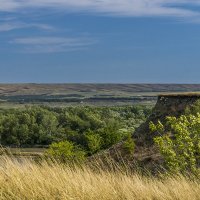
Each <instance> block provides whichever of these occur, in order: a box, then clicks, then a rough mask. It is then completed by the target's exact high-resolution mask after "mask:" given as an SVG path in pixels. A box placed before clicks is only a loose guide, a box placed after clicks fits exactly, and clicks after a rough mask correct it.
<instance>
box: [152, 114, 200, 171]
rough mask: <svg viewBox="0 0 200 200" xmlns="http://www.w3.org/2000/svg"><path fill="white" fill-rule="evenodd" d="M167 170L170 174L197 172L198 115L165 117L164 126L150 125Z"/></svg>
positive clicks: (199, 155) (199, 153)
mask: <svg viewBox="0 0 200 200" xmlns="http://www.w3.org/2000/svg"><path fill="white" fill-rule="evenodd" d="M150 129H151V130H152V131H154V132H155V131H157V133H158V134H159V135H160V136H157V137H155V138H154V141H155V144H156V145H157V146H158V147H159V150H160V153H161V154H162V156H163V157H164V159H165V163H166V165H167V168H168V169H169V170H170V171H172V172H183V171H191V172H197V171H198V168H199V166H200V114H199V113H198V114H197V115H188V116H185V115H182V116H181V117H179V118H176V117H167V119H166V124H162V123H161V122H160V121H158V123H157V124H154V123H152V122H151V123H150Z"/></svg>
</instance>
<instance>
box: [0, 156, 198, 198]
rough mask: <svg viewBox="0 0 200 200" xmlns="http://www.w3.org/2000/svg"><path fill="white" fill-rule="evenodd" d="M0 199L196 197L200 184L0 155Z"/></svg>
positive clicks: (174, 178)
mask: <svg viewBox="0 0 200 200" xmlns="http://www.w3.org/2000/svg"><path fill="white" fill-rule="evenodd" d="M0 185H1V187H0V199H2V200H4V199H5V200H8V199H10V200H11V199H13V200H14V199H20V200H23V199H24V200H25V199H32V200H36V199H37V200H39V199H48V200H53V199H58V200H59V199H78V200H94V199H97V200H124V199H126V200H134V199H137V200H140V199H141V200H145V199H148V200H151V199H152V200H153V199H159V200H162V199H163V200H164V199H165V200H166V199H168V200H170V199H171V200H174V199H176V200H179V199H180V200H198V199H199V197H200V185H199V182H198V180H197V179H196V180H195V179H193V181H191V180H188V179H187V178H184V177H183V176H176V177H165V178H163V179H158V178H153V177H148V178H147V177H144V176H143V177H142V176H140V175H138V174H137V173H136V174H131V173H129V172H127V173H122V172H120V171H115V172H108V171H102V170H99V171H98V172H95V171H94V170H91V169H90V168H88V167H83V168H82V169H80V168H77V167H75V168H74V167H73V168H72V167H71V168H70V167H67V166H63V165H60V164H57V163H54V164H51V165H49V164H47V163H45V162H44V163H42V164H40V165H37V164H35V163H33V162H31V161H30V160H24V161H22V160H21V161H20V162H19V161H16V160H11V159H10V158H8V157H2V158H1V170H0Z"/></svg>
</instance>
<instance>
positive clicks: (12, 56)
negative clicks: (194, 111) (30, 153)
mask: <svg viewBox="0 0 200 200" xmlns="http://www.w3.org/2000/svg"><path fill="white" fill-rule="evenodd" d="M0 82H2V83H24V82H29V83H30V82H35V83H63V82H64V83H72V82H73V83H75V82H76V83H104V82H106V83H200V0H0Z"/></svg>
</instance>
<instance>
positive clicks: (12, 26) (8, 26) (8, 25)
mask: <svg viewBox="0 0 200 200" xmlns="http://www.w3.org/2000/svg"><path fill="white" fill-rule="evenodd" d="M24 28H37V29H41V30H46V31H52V30H55V28H54V27H52V26H49V25H47V24H37V23H22V22H16V21H13V22H12V21H11V22H4V23H0V32H6V31H12V30H16V29H24Z"/></svg>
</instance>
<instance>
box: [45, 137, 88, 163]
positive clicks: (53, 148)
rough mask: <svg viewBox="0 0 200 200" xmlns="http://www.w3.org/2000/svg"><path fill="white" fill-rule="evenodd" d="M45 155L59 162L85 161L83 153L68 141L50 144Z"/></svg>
mask: <svg viewBox="0 0 200 200" xmlns="http://www.w3.org/2000/svg"><path fill="white" fill-rule="evenodd" d="M46 155H48V156H52V157H53V158H55V159H58V160H61V161H82V160H84V159H85V152H84V151H82V150H81V149H80V148H78V147H77V146H75V145H74V144H73V143H72V142H69V141H63V142H58V143H53V144H51V145H50V147H49V149H48V150H47V151H46Z"/></svg>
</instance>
